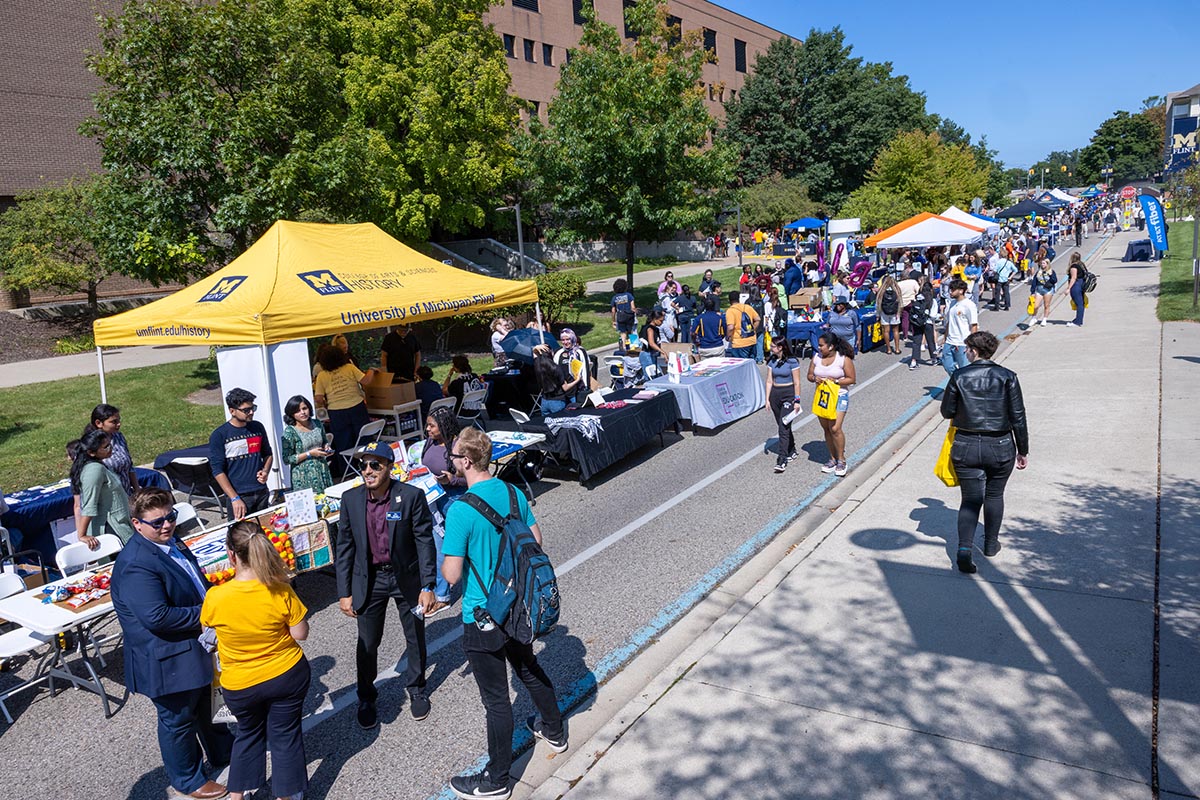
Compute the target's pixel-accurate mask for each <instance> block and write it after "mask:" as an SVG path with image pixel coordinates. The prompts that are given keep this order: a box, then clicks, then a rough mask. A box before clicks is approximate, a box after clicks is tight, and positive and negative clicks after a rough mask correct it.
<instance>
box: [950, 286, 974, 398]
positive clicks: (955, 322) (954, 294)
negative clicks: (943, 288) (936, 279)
mask: <svg viewBox="0 0 1200 800" xmlns="http://www.w3.org/2000/svg"><path fill="white" fill-rule="evenodd" d="M977 330H979V308H978V307H977V306H976V305H975V303H974V302H972V301H971V300H970V299H969V298H968V297H967V282H966V281H964V280H963V279H962V278H955V279H954V280H952V281H950V305H949V307H947V309H946V343H945V344H944V345H943V346H942V367H943V368H944V369H945V370H946V374H947V375H953V374H954V371H955V370H957V369H961V368H963V367H965V366H966V365H967V344H966V342H967V337H968V336H969V335H971V334H972V333H974V332H975V331H977Z"/></svg>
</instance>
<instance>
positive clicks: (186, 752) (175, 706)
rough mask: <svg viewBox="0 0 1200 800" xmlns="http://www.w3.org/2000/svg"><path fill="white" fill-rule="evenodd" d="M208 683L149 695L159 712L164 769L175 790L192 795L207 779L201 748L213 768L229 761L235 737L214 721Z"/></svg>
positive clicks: (159, 744) (159, 734)
mask: <svg viewBox="0 0 1200 800" xmlns="http://www.w3.org/2000/svg"><path fill="white" fill-rule="evenodd" d="M210 698H211V695H210V692H209V687H208V686H202V687H201V688H199V689H190V690H188V691H185V692H175V693H174V694H164V695H162V696H160V697H152V698H150V699H151V700H152V701H153V702H154V709H155V711H157V712H158V747H159V750H161V751H162V759H163V769H164V770H165V771H166V773H167V780H168V781H169V782H170V784H171V785H172V786H173V787H175V789H176V791H179V792H182V793H183V794H191V793H192V792H194V791H196V790H197V789H199V788H200V787H201V786H203V785H204V784H205V782H206V781H207V780H208V778H206V777H205V776H204V771H203V769H202V768H201V764H202V763H203V756H202V755H201V752H200V748H201V746H203V747H204V754H205V755H207V756H208V761H209V763H210V764H212V765H213V766H214V767H223V766H224V765H226V764H228V763H229V758H230V755H231V754H232V752H233V737H232V736H231V735H230V734H229V729H228V728H226V727H225V726H224V725H216V724H214V723H213V721H212V702H211V699H210Z"/></svg>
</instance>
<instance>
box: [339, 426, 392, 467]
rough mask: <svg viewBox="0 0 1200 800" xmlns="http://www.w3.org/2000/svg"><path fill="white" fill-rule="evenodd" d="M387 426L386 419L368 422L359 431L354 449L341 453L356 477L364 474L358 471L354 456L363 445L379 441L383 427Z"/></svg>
mask: <svg viewBox="0 0 1200 800" xmlns="http://www.w3.org/2000/svg"><path fill="white" fill-rule="evenodd" d="M386 424H387V420H386V419H377V420H375V421H374V422H368V423H367V424H366V425H363V426H362V427H361V428H359V429H358V439H357V440H355V442H354V447H351V448H350V449H349V450H342V451H341V453H339V455H341V457H342V458H344V459H345V460H346V467H347V468H348V469H351V470H353V471H354V474H355V475H362V473H361V472H359V471H358V467H356V466H354V454H355V453H357V452H358V449H359V448H360V447H362V446H363V445H365V444H367V443H368V442H374V441H376V440H377V439H379V436H380V434H382V433H383V426H384V425H386Z"/></svg>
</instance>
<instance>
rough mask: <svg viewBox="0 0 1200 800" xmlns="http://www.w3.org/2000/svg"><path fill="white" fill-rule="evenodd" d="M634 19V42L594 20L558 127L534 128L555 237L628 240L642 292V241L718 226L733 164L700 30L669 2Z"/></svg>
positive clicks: (557, 104) (552, 115)
mask: <svg viewBox="0 0 1200 800" xmlns="http://www.w3.org/2000/svg"><path fill="white" fill-rule="evenodd" d="M586 8H587V6H586V4H585V9H586ZM585 13H589V14H590V12H589V11H585ZM625 14H626V17H627V20H628V22H629V24H630V27H631V28H632V29H633V30H636V31H637V32H638V33H639V35H638V37H637V39H636V40H635V41H633V42H630V43H625V42H623V41H622V39H621V35H620V34H619V33H618V32H617V30H616V28H614V27H613V26H611V25H608V24H606V23H603V22H601V21H599V20H597V19H595V18H594V17H593V18H590V19H589V20H588V21H587V23H586V24H585V25H584V27H583V35H582V38H581V39H580V43H579V47H578V48H577V49H575V50H573V51H571V59H570V61H569V62H568V63H566V64H564V65H563V67H562V73H561V78H560V79H559V84H558V89H559V93H558V97H557V98H555V99H554V100H553V101H551V103H550V107H549V120H550V124H549V126H547V127H542V126H541V125H539V124H537V123H536V121H535V122H534V123H533V125H532V129H533V135H534V136H535V138H536V140H537V147H536V153H537V170H538V172H539V173H540V177H539V180H538V181H537V182H536V183H537V184H538V185H540V186H542V187H544V191H545V194H544V197H543V198H542V199H543V200H544V201H545V202H546V203H548V204H549V206H550V209H551V220H550V224H549V231H548V233H549V235H550V236H551V237H552V238H555V239H558V240H572V239H578V238H594V237H605V236H607V237H619V238H620V239H621V240H623V241H624V242H625V264H626V274H627V276H628V279H629V281H630V284H631V285H632V281H633V254H634V243H635V242H637V241H639V240H650V241H659V240H661V239H663V238H664V237H666V236H669V235H671V234H672V233H674V232H675V231H679V230H684V229H692V228H698V227H703V226H708V225H711V224H712V220H713V217H714V214H715V212H716V211H717V209H718V208H719V207H720V197H719V192H720V191H721V190H722V189H723V187H725V186H727V185H728V184H729V182H730V180H731V178H732V162H733V158H732V157H731V153H730V151H729V149H728V148H727V147H726V146H725V145H723V144H721V143H717V144H715V145H713V146H711V147H709V146H707V145H708V143H709V141H710V139H711V136H712V134H713V133H714V131H715V129H716V124H715V122H714V120H713V118H712V116H711V115H710V114H709V113H708V109H707V108H706V107H705V104H704V98H703V94H702V85H701V82H700V78H701V67H702V66H703V65H704V63H705V62H706V61H707V60H708V59H709V55H708V53H707V52H706V51H705V50H704V48H703V47H702V46H701V44H700V41H699V38H698V37H699V32H698V31H689V32H687V33H684V34H682V35H679V31H678V29H677V28H675V27H673V26H669V25H668V24H667V8H666V4H665V2H663V0H643V2H640V3H638V4H637V5H636V6H634V7H631V8H627V9H626V10H625Z"/></svg>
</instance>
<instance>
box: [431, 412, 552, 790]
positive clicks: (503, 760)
mask: <svg viewBox="0 0 1200 800" xmlns="http://www.w3.org/2000/svg"><path fill="white" fill-rule="evenodd" d="M450 458H452V459H454V462H455V466H456V467H457V468H458V471H459V472H460V473H461V474H464V475H466V476H467V486H468V487H469V488H468V489H467V492H468V494H474V495H477V496H478V497H479V498H481V499H482V500H483V501H484V502H486V503H487V504H488V505H489V506H491V507H492V508H493V509H494V510H495V511H496V513H497V514H500V515H502V516H507V515H508V514H509V512H510V509H511V506H512V502H513V501H514V500H515V501H516V504H517V513H518V514H519V515H520V517H521V519H522V520H524V522H525V524H526V525H528V526H529V530H530V532H532V533H533V538H534V539H536V540H537V542H538V543H539V544H541V542H542V532H541V530H540V529H539V528H538V524H537V520H535V519H534V517H533V513H532V512H531V511H530V510H529V504H528V503H527V502H526V500H525V495H523V494H522V493H521V492H518V491H516V490H514V489H512V488H511V487H510V486H509V485H508V484H506V483H504V482H503V481H501V480H500V479H499V478H494V477H492V474H491V473H490V472H489V471H488V467H489V466H490V464H491V461H492V441H491V439H489V438H488V437H487V434H485V433H484V432H483V431H481V430H478V429H477V428H467V429H466V430H464V431H463V432H462V433H461V434H460V435H459V437H458V441H457V442H456V443H455V451H454V452H452V453H450ZM499 547H500V536H499V534H498V533H497V530H496V526H494V525H493V524H492V523H491V522H489V521H488V520H487V519H486V518H485V517H484V516H483V515H482V514H480V513H479V511H478V510H476V509H475V508H473V507H472V506H471V504H470V503H468V502H466V501H462V500H460V501H458V502H456V503H454V505H452V506H450V510H449V511H448V512H447V515H446V542H445V544H444V545H443V549H444V552H445V560H444V561H443V562H442V575H443V576H444V577H445V578H446V580H447V581H449V582H450V583H451V584H456V583H458V582H459V581H460V580H463V574H464V568H465V566H466V562H467V561H469V562H470V570H468V572H467V574H468V575H469V577H468V578H467V579H466V580H465V582H464V584H463V600H462V621H463V637H462V646H463V651H464V652H465V653H466V656H467V663H468V664H470V666H471V673H472V674H473V675H474V676H475V683H477V684H478V685H479V696H480V698H481V699H482V700H483V707H484V714H485V717H486V720H487V742H488V763H487V766H486V767H484V769H483V770H482V771H481V772H476V773H474V774H471V775H458V776H455V777H453V778H451V779H450V788H451V790H453V792H454V793H455V794H456V795H458V796H459V797H464V798H477V797H490V798H498V799H499V800H504V799H505V798H507V797H508V796H509V795H511V794H512V790H511V789H510V788H509V785H508V784H509V770H510V769H511V768H512V744H513V713H512V700H511V699H510V697H509V693H508V669H507V667H506V663H507V664H511V665H512V668H513V671H514V672H515V673H516V674H517V677H518V678H520V680H521V683H522V684H523V685H524V686H525V689H526V691H528V692H529V697H530V699H531V700H533V705H534V707H535V708H536V709H537V712H538V715H540V718H539V717H538V716H532V717H529V718H528V719H527V720H526V722H525V725H526V727H527V728H528V729H529V731H530V733H532V734H533V735H534V737H535V738H538V739H541V740H542V741H544V742H545V743H546V744H547V745H548V746H549V747H550V749H551V750H553V751H554V752H556V753H561V752H563V751H564V750H566V749H567V732H566V728H565V727H564V725H563V718H562V712H560V711H559V709H558V698H557V696H556V695H555V693H554V685H553V684H552V683H551V682H550V678H549V677H548V676H547V675H546V673H545V671H544V670H543V669H542V667H541V665H540V664H538V660H537V656H535V655H534V653H533V645H531V644H522V643H520V642H518V641H516V640H515V639H512V638H510V637H509V636H508V635H507V634H506V633H505V632H504V629H503V628H501V627H500V626H499V625H497V624H496V623H495V622H493V621H491V619H490V618H489V617H488V616H487V614H486V609H487V591H488V589H487V587H488V586H490V585H491V582H492V578H493V576H494V575H495V572H496V565H497V561H498V559H499ZM476 610H479V611H480V612H481V614H480V616H479V617H478V618H477V617H476V614H475V612H476ZM514 613H515V610H514Z"/></svg>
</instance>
